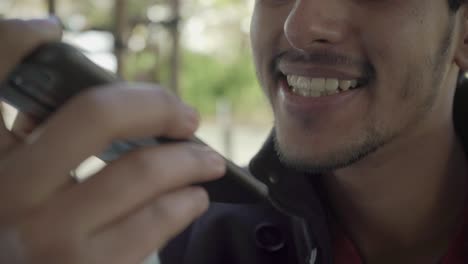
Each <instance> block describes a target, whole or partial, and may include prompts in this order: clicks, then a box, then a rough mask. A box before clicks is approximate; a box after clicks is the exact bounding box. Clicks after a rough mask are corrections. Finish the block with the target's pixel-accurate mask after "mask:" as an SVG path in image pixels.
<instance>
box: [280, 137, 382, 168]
mask: <svg viewBox="0 0 468 264" xmlns="http://www.w3.org/2000/svg"><path fill="white" fill-rule="evenodd" d="M297 139H298V137H295V138H294V139H291V138H288V137H282V136H281V133H278V132H277V133H276V135H275V149H276V152H277V154H278V157H279V159H280V161H281V162H282V163H283V164H284V165H285V166H287V167H289V168H292V169H294V170H298V171H301V172H305V173H312V174H321V173H328V172H332V171H335V170H338V169H342V168H345V167H349V166H352V165H353V164H355V163H357V162H359V161H361V160H363V159H365V158H366V157H367V156H369V155H371V154H372V153H374V152H376V151H377V150H378V149H380V148H381V147H382V146H384V145H385V144H386V143H388V142H389V141H390V138H386V137H382V136H378V135H376V134H372V135H371V134H368V135H366V136H364V137H361V138H360V139H357V138H356V139H355V140H349V142H337V141H336V140H329V141H325V140H323V141H315V142H316V143H315V144H314V143H313V142H308V143H304V141H300V140H297ZM324 142H328V144H326V143H324Z"/></svg>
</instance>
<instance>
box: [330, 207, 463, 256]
mask: <svg viewBox="0 0 468 264" xmlns="http://www.w3.org/2000/svg"><path fill="white" fill-rule="evenodd" d="M464 218H465V219H464V223H463V225H462V227H461V228H460V230H459V231H458V233H457V235H456V236H455V239H454V240H453V241H452V242H451V245H450V247H449V250H448V252H447V254H446V255H445V256H444V257H443V259H442V262H441V264H466V263H468V211H467V212H466V213H465V217H464ZM333 250H334V264H362V263H363V262H362V260H361V256H360V255H359V252H358V250H357V248H356V247H355V246H354V244H353V242H352V241H351V240H350V239H349V238H347V237H346V235H345V234H344V233H343V232H340V231H339V228H338V229H335V230H334V231H333Z"/></svg>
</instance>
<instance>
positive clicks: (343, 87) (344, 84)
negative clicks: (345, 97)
mask: <svg viewBox="0 0 468 264" xmlns="http://www.w3.org/2000/svg"><path fill="white" fill-rule="evenodd" d="M349 88H351V81H340V89H341V90H342V91H348V90H349Z"/></svg>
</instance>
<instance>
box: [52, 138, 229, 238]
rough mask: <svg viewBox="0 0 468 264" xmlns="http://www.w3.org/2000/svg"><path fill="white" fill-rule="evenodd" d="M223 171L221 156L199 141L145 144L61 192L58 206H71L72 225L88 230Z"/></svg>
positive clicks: (106, 223) (219, 175) (211, 177)
mask: <svg viewBox="0 0 468 264" xmlns="http://www.w3.org/2000/svg"><path fill="white" fill-rule="evenodd" d="M224 172H225V162H224V160H223V158H222V157H221V156H220V155H219V154H217V153H216V152H214V151H213V150H210V149H208V148H207V147H205V146H201V145H197V144H194V143H178V144H167V145H163V146H159V147H155V148H148V149H145V150H140V151H136V152H134V153H131V154H129V155H127V156H126V157H125V158H123V159H122V160H121V161H119V162H116V163H113V164H111V165H109V166H108V167H106V168H105V169H104V170H103V171H102V172H101V173H99V174H97V175H95V177H93V178H92V179H90V180H88V181H87V182H84V183H83V184H81V185H79V186H76V187H75V188H73V189H70V190H69V191H68V192H67V193H65V194H63V195H61V196H60V199H59V200H60V201H59V203H60V204H61V207H62V208H60V206H59V208H60V209H61V210H68V208H73V211H69V212H68V214H67V216H66V217H67V218H70V219H79V223H76V226H78V225H79V226H81V228H83V231H84V232H86V231H89V230H91V231H92V230H96V229H97V228H101V227H102V226H105V225H108V224H109V223H111V222H114V221H115V219H119V218H122V217H124V216H125V215H127V214H129V213H130V212H131V211H133V210H135V208H138V207H141V206H142V205H143V204H144V203H145V202H147V201H149V200H151V199H154V198H155V197H157V196H158V195H161V194H163V193H166V192H168V191H171V190H174V189H178V188H181V187H183V186H187V185H190V184H194V183H199V182H202V181H208V180H213V179H216V178H219V177H221V176H222V175H224ZM83 197H86V199H83ZM58 211H60V210H58ZM72 221H73V220H72Z"/></svg>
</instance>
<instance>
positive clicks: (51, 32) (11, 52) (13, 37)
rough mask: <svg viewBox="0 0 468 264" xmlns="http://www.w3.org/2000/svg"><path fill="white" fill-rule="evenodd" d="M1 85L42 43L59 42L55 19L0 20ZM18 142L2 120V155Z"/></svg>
mask: <svg viewBox="0 0 468 264" xmlns="http://www.w3.org/2000/svg"><path fill="white" fill-rule="evenodd" d="M0 36H2V41H0V58H1V61H0V83H2V82H4V81H5V78H6V76H7V74H8V73H10V72H11V71H12V70H13V68H14V67H15V66H16V65H17V64H19V62H20V61H21V60H22V59H23V58H24V57H25V56H26V55H27V54H29V53H30V52H31V51H32V50H33V49H34V48H36V47H37V46H39V45H40V44H42V43H45V42H49V41H55V40H59V39H60V37H61V29H60V26H59V23H58V20H57V19H55V18H49V19H36V20H19V19H12V20H0ZM16 142H17V140H16V138H15V136H14V135H11V134H10V133H9V132H8V130H7V129H6V127H5V123H4V122H3V118H0V153H2V152H4V151H5V150H8V149H9V148H10V147H11V146H12V145H14V144H15V143H16Z"/></svg>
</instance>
